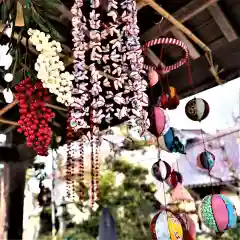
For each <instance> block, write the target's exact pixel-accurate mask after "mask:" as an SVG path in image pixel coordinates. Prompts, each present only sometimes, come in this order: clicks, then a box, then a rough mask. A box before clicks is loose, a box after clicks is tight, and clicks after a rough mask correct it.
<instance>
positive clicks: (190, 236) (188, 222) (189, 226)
mask: <svg viewBox="0 0 240 240" xmlns="http://www.w3.org/2000/svg"><path fill="white" fill-rule="evenodd" d="M177 218H178V220H179V221H180V223H181V224H182V227H183V239H184V240H195V239H196V225H195V223H194V221H193V220H192V218H191V217H190V216H189V215H187V214H179V215H178V216H177Z"/></svg>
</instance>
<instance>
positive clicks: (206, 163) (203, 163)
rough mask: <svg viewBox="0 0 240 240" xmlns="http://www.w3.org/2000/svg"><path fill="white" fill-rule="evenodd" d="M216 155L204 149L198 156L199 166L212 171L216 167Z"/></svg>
mask: <svg viewBox="0 0 240 240" xmlns="http://www.w3.org/2000/svg"><path fill="white" fill-rule="evenodd" d="M214 163H215V156H214V155H213V154H212V153H211V152H209V151H204V152H202V153H200V154H199V155H198V156H197V166H198V167H199V168H201V169H204V170H207V171H209V172H210V171H211V170H212V168H213V167H214Z"/></svg>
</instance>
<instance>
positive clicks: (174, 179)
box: [167, 170, 183, 188]
mask: <svg viewBox="0 0 240 240" xmlns="http://www.w3.org/2000/svg"><path fill="white" fill-rule="evenodd" d="M178 183H181V184H182V183H183V177H182V174H181V173H179V172H177V171H175V170H173V171H172V172H171V174H170V176H169V178H168V179H167V184H168V185H169V186H170V187H171V188H175V187H176V186H177V185H178Z"/></svg>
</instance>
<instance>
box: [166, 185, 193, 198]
mask: <svg viewBox="0 0 240 240" xmlns="http://www.w3.org/2000/svg"><path fill="white" fill-rule="evenodd" d="M171 195H172V202H176V201H188V202H194V199H193V198H192V196H191V194H190V193H189V192H188V190H187V189H186V188H185V187H184V186H183V185H182V184H180V183H178V184H177V186H176V187H175V188H174V189H173V190H172V193H171Z"/></svg>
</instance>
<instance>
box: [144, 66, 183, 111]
mask: <svg viewBox="0 0 240 240" xmlns="http://www.w3.org/2000/svg"><path fill="white" fill-rule="evenodd" d="M148 80H149V87H150V89H149V96H150V102H151V105H153V106H155V105H156V106H160V107H161V108H163V109H169V110H172V109H176V108H177V106H178V105H179V103H180V98H179V96H178V95H177V91H176V88H174V87H172V86H168V84H167V86H166V87H165V88H164V86H163V85H164V83H163V80H164V79H163V75H162V74H161V77H160V76H159V73H158V72H156V71H155V70H153V69H151V70H149V73H148Z"/></svg>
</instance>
